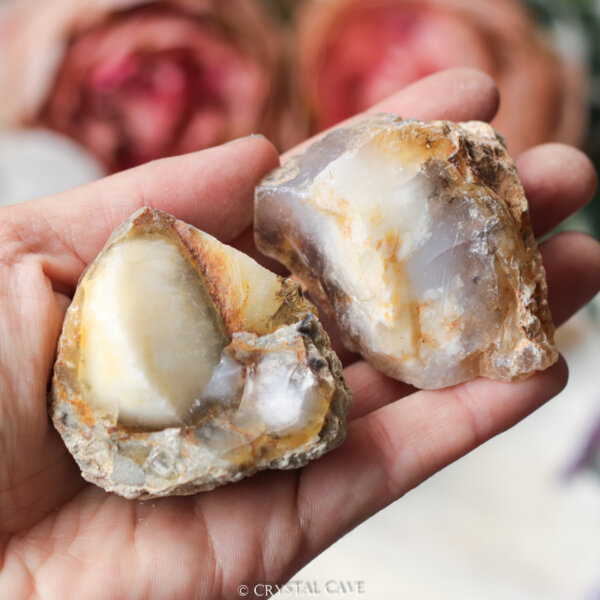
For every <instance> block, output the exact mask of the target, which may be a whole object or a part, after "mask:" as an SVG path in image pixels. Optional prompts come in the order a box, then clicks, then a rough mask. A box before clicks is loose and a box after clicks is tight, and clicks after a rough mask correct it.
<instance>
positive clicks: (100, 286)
mask: <svg viewBox="0 0 600 600" xmlns="http://www.w3.org/2000/svg"><path fill="white" fill-rule="evenodd" d="M165 261H166V262H165ZM161 286H165V289H163V290H161ZM190 307H191V309H190ZM187 310H191V311H192V312H191V313H189V314H188V313H187V312H185V311H187ZM194 312H198V313H199V315H200V316H199V317H198V316H197V315H195V314H194ZM174 313H178V314H174ZM179 313H180V314H179ZM182 315H183V316H182ZM210 320H212V321H211V322H209V321H210ZM187 325H189V330H190V331H191V332H192V334H190V331H186V326H187ZM196 331H197V332H199V334H201V335H202V336H204V337H205V338H206V340H207V342H206V343H207V345H209V346H210V347H209V349H208V350H207V351H206V352H205V353H204V354H203V349H202V348H201V347H197V344H196V343H195V341H194V339H193V336H194V335H195V333H196ZM186 361H187V362H186ZM205 363H206V364H208V365H209V366H210V369H208V368H207V367H206V364H205ZM182 364H183V365H184V368H182ZM188 365H190V366H188ZM194 365H197V368H195V367H194ZM341 371H342V369H341V364H340V362H339V360H338V358H337V356H336V355H335V354H334V353H333V351H332V350H331V347H330V345H329V339H328V337H327V334H326V333H325V332H324V331H323V329H322V327H321V325H320V323H319V321H318V319H317V317H316V310H315V308H314V307H313V306H312V305H311V304H310V303H309V302H308V301H307V300H306V299H305V298H304V296H303V295H302V291H301V288H300V286H299V285H298V284H296V283H294V282H291V281H289V280H286V279H283V278H280V277H278V276H276V275H274V274H273V273H270V272H269V271H267V270H266V269H264V268H263V267H261V266H260V265H258V264H257V263H256V262H254V261H253V260H252V259H250V258H249V257H247V256H245V255H244V254H242V253H240V252H238V251H237V250H234V249H233V248H230V247H228V246H225V245H223V244H221V243H220V242H218V241H217V240H216V239H214V238H213V237H211V236H209V235H208V234H205V233H202V232H200V231H198V230H197V229H194V228H193V227H191V226H189V225H186V224H185V223H182V222H181V221H177V220H176V219H174V218H173V217H171V216H169V215H167V214H166V213H162V212H160V211H154V210H151V209H143V210H141V211H139V212H138V213H136V214H135V215H133V216H132V217H131V219H130V220H129V221H127V222H126V223H125V224H123V225H122V226H121V227H120V228H119V229H118V230H117V231H116V232H115V233H114V234H113V236H112V237H111V238H110V240H109V241H108V243H107V245H106V246H105V248H104V249H103V251H102V252H101V253H100V254H99V255H98V257H97V258H96V260H95V261H94V262H93V263H92V264H91V265H90V266H89V268H88V270H87V271H86V273H85V274H84V276H83V277H82V279H81V281H80V284H79V286H78V289H77V291H76V293H75V296H74V298H73V302H72V304H71V306H70V308H69V309H68V311H67V314H66V317H65V322H64V327H63V332H62V335H61V338H60V341H59V346H58V357H57V360H56V364H55V370H54V378H53V382H52V390H51V397H50V413H51V417H52V420H53V422H54V425H55V426H56V428H57V429H58V431H59V432H60V434H61V436H62V437H63V439H64V441H65V443H66V445H67V447H68V448H69V450H70V451H71V453H72V454H73V456H74V457H75V459H76V461H77V463H78V464H79V466H80V468H81V471H82V474H83V476H84V477H85V478H86V479H87V480H88V481H91V482H93V483H95V484H97V485H99V486H101V487H103V488H105V489H106V490H108V491H113V492H116V493H118V494H120V495H122V496H125V497H127V498H140V499H144V498H152V497H157V496H166V495H174V494H178V495H183V494H192V493H195V492H198V491H202V490H209V489H212V488H214V487H216V486H218V485H221V484H224V483H227V482H231V481H237V480H239V479H242V478H243V477H246V476H248V475H252V474H253V473H255V472H256V471H258V470H262V469H290V468H296V467H300V466H303V465H304V464H306V462H308V461H309V460H311V459H314V458H318V457H319V456H321V455H322V454H323V453H325V452H327V451H328V450H330V449H332V448H334V447H336V446H337V445H339V444H340V443H341V442H342V440H343V438H344V434H345V418H346V414H347V412H348V411H349V409H350V405H351V393H350V390H349V389H348V387H347V386H346V384H345V382H344V380H343V377H342V374H341ZM190 372H193V377H190ZM194 378H196V379H197V381H195V380H194ZM196 384H197V385H196ZM195 386H196V387H195Z"/></svg>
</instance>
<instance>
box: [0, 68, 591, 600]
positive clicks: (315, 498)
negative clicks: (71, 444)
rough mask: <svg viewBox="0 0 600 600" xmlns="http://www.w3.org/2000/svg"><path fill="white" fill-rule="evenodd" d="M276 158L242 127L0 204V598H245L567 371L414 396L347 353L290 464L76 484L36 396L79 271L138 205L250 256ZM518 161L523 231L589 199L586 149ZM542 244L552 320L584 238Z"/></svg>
mask: <svg viewBox="0 0 600 600" xmlns="http://www.w3.org/2000/svg"><path fill="white" fill-rule="evenodd" d="M497 103H498V98H497V92H496V88H495V86H494V85H493V83H492V82H491V81H490V80H489V79H488V78H487V77H485V76H483V75H481V74H479V73H476V72H474V71H470V70H464V69H461V70H455V71H449V72H446V73H442V74H439V75H436V76H433V77H430V78H428V79H425V80H422V81H421V82H419V83H417V84H415V85H413V86H411V87H410V88H407V89H406V90H404V91H403V92H401V93H399V94H397V95H396V96H394V97H392V98H390V99H388V100H386V101H385V102H384V103H382V104H380V105H379V106H378V107H375V108H374V109H373V110H374V111H376V110H387V111H393V112H397V113H399V114H402V115H403V116H411V117H418V118H422V119H433V118H445V119H452V120H467V119H485V120H487V119H490V118H492V117H493V115H494V112H495V110H496V108H497ZM277 164H278V157H277V155H276V153H275V150H274V149H273V147H272V146H271V145H270V144H269V143H268V142H267V141H266V140H264V139H262V138H245V139H243V140H240V141H237V142H234V143H231V144H227V145H225V146H221V147H218V148H214V149H211V150H206V151H203V152H200V153H196V154H190V155H186V156H181V157H176V158H170V159H165V160H162V161H157V162H155V163H151V164H149V165H146V166H143V167H139V168H137V169H133V170H131V171H127V172H124V173H121V174H119V175H115V176H113V177H110V178H107V179H105V180H102V181H100V182H96V183H94V184H91V185H89V186H86V187H84V188H81V189H78V190H73V191H71V192H67V193H64V194H61V195H58V196H54V197H51V198H46V199H41V200H38V201H34V202H30V203H26V204H22V205H18V206H13V207H6V208H2V209H0V461H1V466H0V596H1V597H2V598H10V599H19V598H25V597H32V598H38V597H41V598H86V599H94V598H111V599H120V598H123V599H127V600H135V599H137V598H158V599H162V598H169V599H174V598H221V597H222V598H236V597H239V596H238V591H237V590H238V586H239V585H240V584H242V583H245V584H248V585H249V592H250V596H249V597H251V596H252V586H253V584H254V583H258V582H283V581H285V580H286V579H288V578H289V577H290V576H291V575H292V574H293V573H294V572H295V571H296V570H297V569H299V568H300V567H301V566H302V565H303V564H305V563H306V562H308V561H309V560H310V559H311V558H313V557H314V556H315V555H316V554H318V553H319V552H320V551H322V550H323V549H324V548H326V547H327V546H328V545H329V544H331V543H333V542H334V541H335V540H336V539H338V538H339V537H340V536H341V535H343V534H344V533H345V532H346V531H348V530H349V529H351V528H352V527H354V526H355V525H357V524H358V523H359V522H361V521H362V520H364V519H366V518H367V517H369V516H370V515H372V514H373V513H374V512H376V511H378V510H379V509H381V508H382V507H384V506H385V505H387V504H389V503H390V502H392V501H394V500H396V499H397V498H399V497H400V496H402V495H403V494H404V493H405V492H406V491H408V490H409V489H411V488H412V487H414V486H416V485H418V484H419V483H420V482H421V481H423V480H424V479H425V478H427V477H428V476H429V475H431V474H432V473H434V472H435V471H437V470H439V469H441V468H442V467H443V466H445V465H447V464H448V463H450V462H451V461H453V460H455V459H456V458H458V457H460V456H462V455H464V454H465V453H466V452H468V451H470V450H471V449H472V448H474V447H475V446H477V445H478V444H480V443H481V442H483V441H485V440H486V439H488V438H490V437H491V436H493V435H495V434H497V433H499V432H501V431H502V430H504V429H506V428H507V427H510V426H511V425H513V424H514V423H516V422H518V421H519V420H520V419H522V418H523V417H525V416H526V415H528V414H529V413H530V412H532V411H533V410H535V408H537V407H538V406H540V405H541V404H542V403H543V402H545V401H546V400H548V399H549V398H551V397H552V396H554V395H555V394H556V393H557V392H559V391H560V390H561V389H562V387H563V386H564V385H565V382H566V378H567V370H566V366H565V364H564V362H563V361H559V363H558V364H556V365H555V366H554V367H553V368H551V369H549V370H547V371H545V372H543V373H538V374H536V375H535V376H533V377H531V378H530V379H528V380H526V381H524V382H521V383H516V384H506V383H499V382H494V381H489V380H484V379H477V380H475V381H472V382H468V383H465V384H461V385H459V386H456V387H453V388H449V389H446V390H440V391H436V392H423V391H416V392H415V391H414V390H412V389H410V388H409V387H408V386H405V385H403V384H401V383H398V382H394V381H392V380H390V379H387V378H386V377H384V376H383V375H381V374H379V373H377V372H375V371H374V370H373V369H372V368H371V367H370V366H369V365H367V364H366V363H364V362H363V361H356V362H354V363H352V364H349V365H348V366H347V367H346V370H345V375H346V378H347V381H348V383H349V384H350V386H351V387H352V388H353V390H354V392H355V406H354V408H353V410H352V413H351V415H350V422H349V426H348V435H347V440H346V442H345V443H344V444H343V445H342V446H341V447H340V448H338V449H337V450H335V451H334V452H332V453H330V454H328V455H326V456H325V457H323V458H322V459H320V460H318V461H315V462H313V463H311V464H309V465H307V466H306V467H304V468H303V469H301V470H297V471H283V472H275V471H273V472H263V473H260V474H258V475H256V476H254V477H252V478H250V479H247V480H244V481H242V482H240V483H236V484H230V485H227V486H224V487H221V488H219V489H216V490H214V491H212V492H206V493H202V494H198V495H195V496H190V497H183V498H165V499H160V500H152V501H146V502H139V501H130V500H124V499H123V498H120V497H118V496H115V495H113V494H107V493H105V492H104V491H102V490H101V489H99V488H97V487H95V486H93V485H90V484H87V483H86V482H85V481H84V480H83V479H82V478H81V476H80V474H79V471H78V469H77V467H76V465H75V463H74V461H73V459H72V458H71V456H70V455H69V454H68V453H67V452H66V449H65V447H64V445H63V443H62V441H61V439H60V438H59V436H58V434H57V433H56V432H55V431H54V429H53V427H52V425H51V424H50V422H49V420H48V416H47V410H46V393H47V385H48V379H49V375H50V372H51V369H52V363H53V360H54V352H55V348H56V342H57V339H58V335H59V333H60V327H61V322H62V318H63V315H64V311H65V309H66V307H67V305H68V302H69V297H70V296H71V295H72V293H73V290H74V288H75V285H76V283H77V279H78V278H79V276H80V275H81V272H82V270H83V269H84V267H85V266H86V265H87V264H88V263H89V262H90V261H91V260H92V259H93V258H94V256H95V255H96V254H97V253H98V252H99V250H100V249H101V247H102V246H103V245H104V243H105V241H106V239H107V238H108V235H109V234H110V232H111V231H112V230H113V229H114V228H115V227H116V226H117V225H119V224H120V223H121V222H122V221H123V220H124V219H126V218H127V217H128V216H129V215H130V214H131V213H133V212H134V211H135V210H137V209H138V208H140V207H142V206H152V207H154V208H160V209H162V210H165V211H167V212H170V213H172V214H174V215H175V216H176V217H178V218H179V219H182V220H185V221H187V222H190V223H192V224H194V225H195V226H197V227H199V228H201V229H203V230H205V231H208V232H209V233H212V234H213V235H216V236H217V237H219V238H220V239H221V240H223V241H225V242H229V243H233V244H234V245H236V244H237V245H238V246H239V247H241V248H243V249H244V250H246V251H248V252H253V249H252V248H251V244H250V234H249V225H250V221H251V218H252V193H253V187H254V185H255V184H256V183H257V181H258V180H259V179H260V178H261V177H262V176H263V175H264V174H265V173H267V172H268V171H269V170H270V169H272V168H273V167H275V166H276V165H277ZM518 168H519V171H520V174H521V177H522V179H523V183H524V186H525V188H526V192H527V195H528V197H529V200H530V204H531V213H532V222H533V224H534V229H535V231H536V233H537V234H538V235H542V234H544V233H545V232H546V231H548V229H550V228H551V227H553V226H554V225H556V224H557V223H558V222H560V221H561V220H562V219H564V218H565V217H566V216H567V215H568V214H570V213H571V212H572V211H574V210H576V209H578V208H579V207H580V206H582V205H583V204H584V203H585V202H587V201H588V200H589V198H590V197H591V195H592V193H593V190H594V187H595V182H596V180H595V174H594V171H593V169H592V167H591V165H590V163H589V161H588V160H587V159H586V158H585V157H584V156H583V155H582V154H581V153H579V152H578V151H576V150H574V149H570V148H567V147H565V146H560V145H546V146H541V147H538V148H536V149H533V150H530V151H529V152H528V153H526V154H525V155H523V156H522V157H521V158H520V159H519V161H518ZM541 249H542V253H543V256H544V263H545V266H546V269H547V275H548V283H549V289H550V303H551V308H552V311H553V315H554V318H555V322H556V323H561V322H563V321H564V320H565V319H567V318H568V317H569V316H570V315H571V314H572V313H573V312H574V311H575V310H577V309H578V308H579V307H580V306H581V305H583V304H584V303H585V302H586V301H587V300H589V299H590V298H591V297H592V296H593V295H594V294H595V293H596V292H597V291H598V289H599V288H600V245H598V244H597V243H596V242H595V241H593V240H592V239H591V238H588V237H586V236H584V235H582V234H561V235H558V236H554V237H553V238H552V239H550V240H548V241H546V242H544V243H543V244H542V246H541ZM265 264H272V263H267V262H266V261H265Z"/></svg>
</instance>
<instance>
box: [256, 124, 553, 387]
mask: <svg viewBox="0 0 600 600" xmlns="http://www.w3.org/2000/svg"><path fill="white" fill-rule="evenodd" d="M255 238H256V242H257V245H258V247H259V249H260V250H262V251H263V252H264V253H265V254H267V255H269V256H272V257H274V258H276V259H278V260H279V261H281V262H282V263H284V264H285V265H287V266H288V267H289V269H290V270H291V271H292V272H293V273H294V274H295V275H296V276H297V277H298V278H299V279H300V280H302V282H303V283H304V284H305V285H306V287H307V288H308V290H309V292H310V294H311V295H312V296H313V298H315V299H316V300H317V301H318V302H319V303H320V304H321V305H322V306H323V307H324V308H325V310H327V311H328V312H329V313H330V314H331V316H332V317H333V318H334V319H335V320H336V321H337V323H338V325H339V326H340V328H341V330H342V332H343V335H344V342H345V344H346V345H347V347H348V348H350V349H352V350H355V351H359V352H360V353H361V354H362V355H363V356H364V357H365V358H366V359H367V360H369V361H370V362H371V363H372V364H373V365H374V366H375V367H376V368H378V369H380V370H381V371H383V372H384V373H386V374H388V375H390V376H391V377H394V378H396V379H399V380H402V381H406V382H409V383H411V384H413V385H415V386H417V387H420V388H428V389H435V388H440V387H446V386H450V385H454V384H456V383H459V382H461V381H465V380H468V379H471V378H474V377H477V376H479V375H483V376H486V377H490V378H495V379H501V380H505V381H514V380H519V379H522V378H524V377H526V376H528V375H530V374H531V373H532V372H534V371H535V370H542V369H545V368H547V367H548V366H550V365H551V364H553V363H554V362H555V361H556V359H557V357H558V354H557V350H556V347H555V345H554V340H553V335H554V329H553V325H552V321H551V316H550V311H549V308H548V301H547V287H546V280H545V272H544V268H543V266H542V261H541V257H540V253H539V251H538V249H537V246H536V242H535V239H534V235H533V233H532V230H531V227H530V225H529V215H528V205H527V200H526V198H525V195H524V191H523V187H522V185H521V182H520V180H519V177H518V175H517V172H516V169H515V166H514V162H513V161H512V159H511V158H510V156H509V155H508V153H507V151H506V148H505V145H504V142H503V140H502V138H501V137H500V136H499V135H498V134H497V133H496V132H495V131H494V130H493V129H492V128H491V127H490V126H489V125H487V124H485V123H481V122H468V123H451V122H444V121H435V122H431V123H422V122H419V121H414V120H402V119H400V118H399V117H397V116H395V115H376V116H373V117H371V118H368V119H366V120H364V121H361V122H358V123H356V124H353V125H350V126H348V127H345V128H341V129H337V130H335V131H333V132H332V133H329V134H328V135H326V136H324V137H323V138H322V139H320V140H318V141H317V142H315V143H314V144H313V145H312V146H310V147H309V148H308V149H307V150H306V151H305V152H304V153H303V154H300V155H298V156H296V157H294V158H292V159H291V160H290V161H289V162H288V163H287V164H285V165H284V166H283V167H281V168H279V169H277V170H275V171H274V172H273V173H271V174H270V175H269V176H267V177H266V178H265V179H264V180H263V181H262V182H261V184H260V185H259V186H258V188H257V190H256V200H255Z"/></svg>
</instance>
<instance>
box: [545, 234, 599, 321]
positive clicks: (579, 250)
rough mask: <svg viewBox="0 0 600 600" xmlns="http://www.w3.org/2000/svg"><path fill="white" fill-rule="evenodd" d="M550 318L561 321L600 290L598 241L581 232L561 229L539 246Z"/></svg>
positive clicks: (571, 314)
mask: <svg viewBox="0 0 600 600" xmlns="http://www.w3.org/2000/svg"><path fill="white" fill-rule="evenodd" d="M540 251H541V252H542V259H543V262H544V266H545V268H546V279H547V281H548V302H549V304H550V311H551V313H552V319H553V321H554V324H555V325H556V326H559V325H561V324H562V323H564V322H565V321H566V320H567V319H569V318H570V317H571V316H573V315H574V314H575V313H576V312H577V311H578V310H579V309H580V308H581V307H582V306H584V305H585V304H587V303H588V302H589V301H590V300H591V299H592V298H593V297H594V296H595V295H596V294H597V293H598V291H599V290H600V244H599V243H598V242H597V241H596V240H594V239H593V238H592V237H590V236H588V235H585V234H584V233H580V232H575V231H569V232H564V233H560V234H558V235H555V236H553V237H552V238H550V239H549V240H547V241H545V242H544V243H543V244H541V246H540Z"/></svg>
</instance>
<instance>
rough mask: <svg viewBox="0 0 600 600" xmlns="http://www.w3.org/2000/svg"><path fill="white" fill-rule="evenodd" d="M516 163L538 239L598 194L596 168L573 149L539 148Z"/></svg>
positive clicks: (554, 145) (558, 147)
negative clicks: (596, 192)
mask: <svg viewBox="0 0 600 600" xmlns="http://www.w3.org/2000/svg"><path fill="white" fill-rule="evenodd" d="M516 162H517V169H518V171H519V175H520V177H521V181H522V182H523V187H524V188H525V195H526V196H527V200H528V201H529V209H530V214H531V225H532V227H533V231H534V233H535V235H536V236H538V237H539V236H542V235H544V234H545V233H547V232H548V231H550V230H551V229H552V228H553V227H556V226H557V225H559V224H560V223H561V222H562V221H563V220H564V219H566V218H567V217H568V216H569V215H571V214H572V213H574V212H575V211H577V210H579V209H580V208H582V207H583V206H585V205H586V204H587V203H588V202H589V201H590V200H591V199H592V197H593V196H594V193H595V191H596V185H597V176H596V171H595V169H594V165H593V164H592V162H591V161H590V159H589V158H588V157H587V156H586V155H585V154H584V153H583V152H581V151H580V150H577V149H576V148H573V147H571V146H566V145H564V144H543V145H541V146H536V147H535V148H532V149H531V150H528V151H527V152H524V153H523V154H522V155H521V156H520V157H519V158H518V159H517V161H516Z"/></svg>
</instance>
